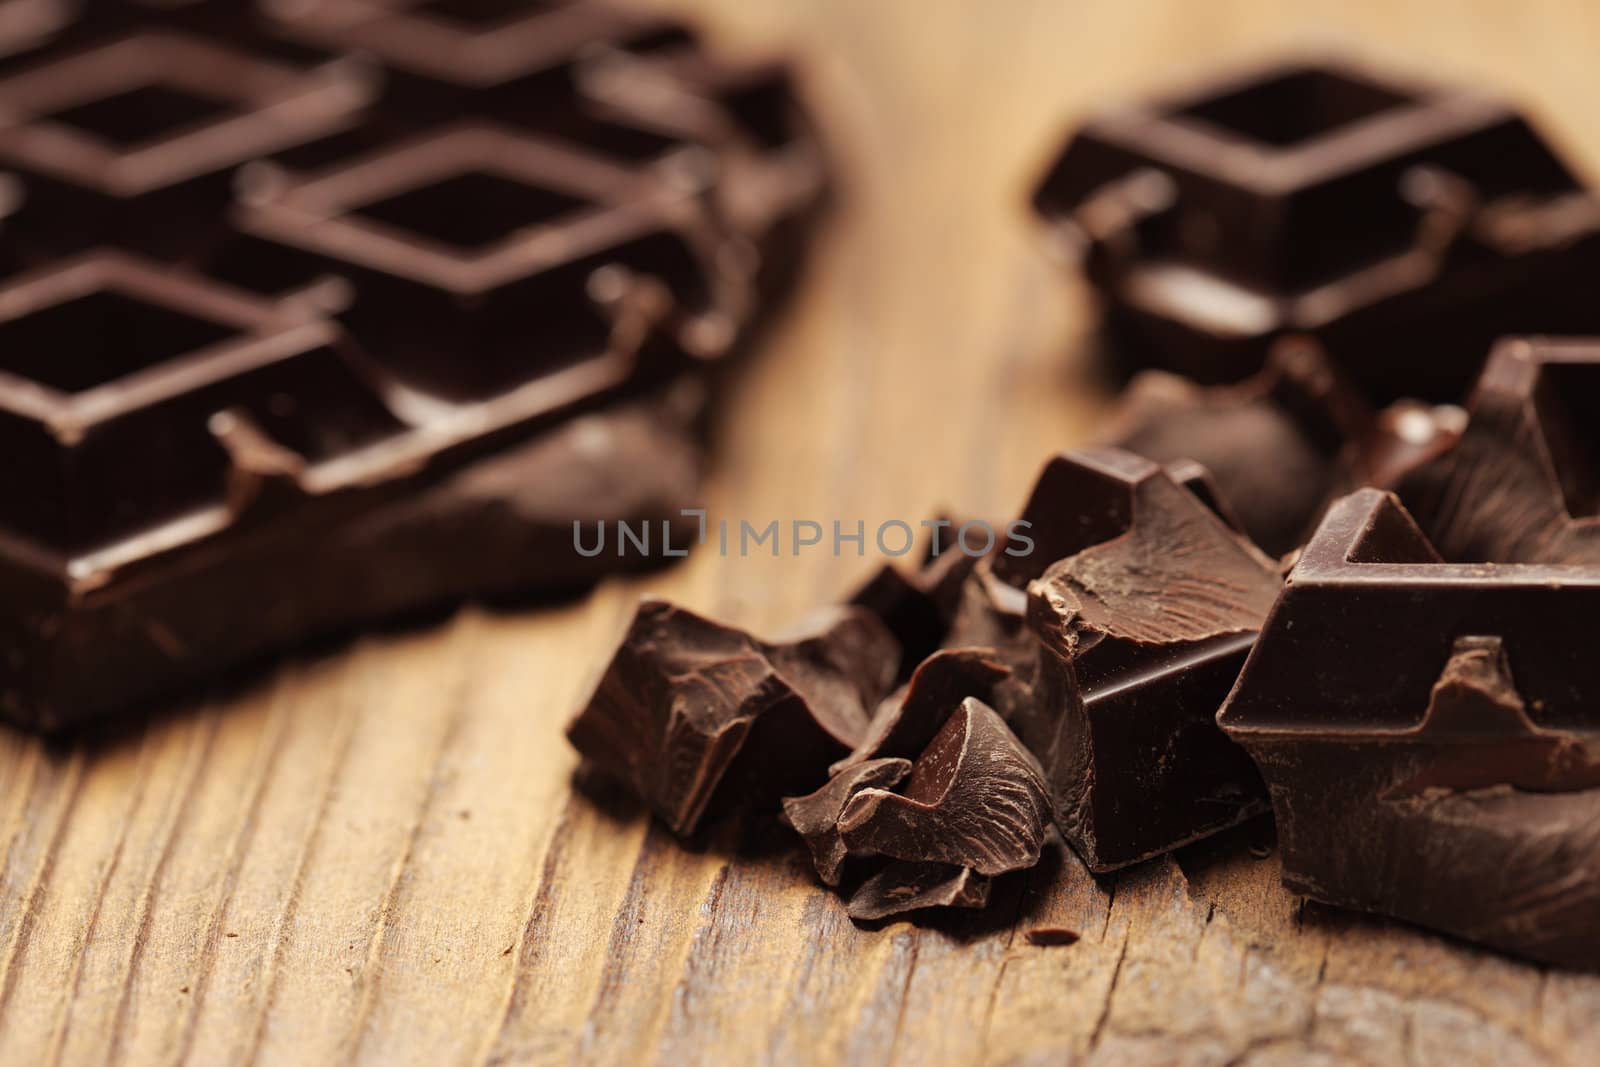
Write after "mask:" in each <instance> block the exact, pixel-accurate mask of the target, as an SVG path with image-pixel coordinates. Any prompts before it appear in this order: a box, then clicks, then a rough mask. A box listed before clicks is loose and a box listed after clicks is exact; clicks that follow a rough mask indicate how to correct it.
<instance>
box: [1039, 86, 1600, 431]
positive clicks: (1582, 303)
mask: <svg viewBox="0 0 1600 1067" xmlns="http://www.w3.org/2000/svg"><path fill="white" fill-rule="evenodd" d="M1034 205H1035V208H1036V209H1037V211H1038V212H1039V214H1040V215H1041V216H1042V217H1043V218H1044V219H1045V221H1046V222H1047V224H1048V225H1049V227H1050V231H1051V233H1052V235H1053V238H1054V239H1055V242H1056V245H1057V247H1058V249H1059V250H1060V251H1062V252H1063V253H1064V254H1065V255H1067V256H1068V257H1069V258H1072V259H1074V260H1076V261H1078V262H1080V263H1081V264H1082V266H1083V268H1084V269H1085V271H1086V272H1087V274H1088V277H1089V279H1090V281H1091V282H1092V283H1093V284H1094V286H1095V287H1096V289H1097V290H1098V291H1099V293H1100V295H1101V297H1102V298H1103V303H1104V306H1105V325H1106V328H1107V333H1108V335H1109V340H1110V342H1111V348H1112V350H1113V352H1114V354H1115V356H1116V358H1117V359H1118V360H1119V361H1120V363H1121V364H1122V367H1123V369H1124V370H1126V371H1133V370H1137V369H1140V368H1144V367H1158V368H1162V369H1166V370H1171V371H1176V372H1178V373H1181V374H1183V375H1185V376H1187V377H1190V378H1193V379H1195V380H1197V381H1200V382H1203V383H1217V382H1232V381H1238V380H1240V379H1242V378H1245V377H1248V376H1249V375H1251V374H1253V373H1255V372H1256V371H1258V370H1260V369H1261V367H1262V364H1263V361H1264V360H1265V358H1266V354H1267V351H1268V349H1269V348H1270V346H1271V344H1272V342H1273V341H1274V340H1275V339H1276V338H1277V337H1279V336H1281V335H1283V334H1285V333H1289V332H1302V333H1309V334H1313V335H1315V336H1316V338H1317V339H1318V340H1320V341H1321V342H1322V344H1323V345H1324V346H1325V347H1326V348H1327V349H1328V351H1329V352H1330V353H1331V354H1332V356H1333V358H1334V360H1335V362H1336V363H1337V364H1338V365H1339V366H1340V368H1341V369H1342V370H1343V371H1344V372H1345V373H1346V374H1347V375H1348V376H1349V377H1350V378H1351V379H1353V380H1354V382H1355V383H1356V384H1357V386H1358V387H1360V388H1361V389H1362V390H1363V391H1365V392H1366V394H1367V395H1368V398H1369V399H1370V400H1372V401H1374V402H1380V403H1381V402H1387V401H1389V400H1392V399H1395V398H1397V397H1401V396H1414V397H1420V398H1423V399H1428V400H1442V401H1448V402H1455V401H1458V400H1459V399H1460V397H1461V394H1462V393H1463V392H1464V391H1465V389H1466V388H1467V387H1468V386H1469V385H1470V384H1471V382H1472V380H1473V377H1474V376H1475V374H1476V373H1477V370H1478V368H1479V366H1480V365H1481V361H1482V359H1483V353H1485V352H1486V351H1488V348H1489V345H1490V343H1491V342H1493V341H1494V340H1495V338H1497V337H1499V336H1500V335H1502V334H1505V333H1514V332H1527V331H1533V330H1541V331H1557V332H1560V331H1577V332H1581V331H1583V330H1593V329H1600V304H1596V303H1595V301H1594V300H1593V299H1592V295H1591V294H1590V292H1589V285H1588V281H1587V279H1589V278H1591V277H1593V276H1594V274H1595V272H1596V270H1597V269H1600V200H1597V199H1596V197H1595V196H1594V194H1593V193H1592V192H1591V191H1590V190H1588V189H1587V188H1585V187H1584V186H1583V185H1582V184H1581V183H1580V182H1579V180H1578V179H1577V178H1576V177H1575V176H1574V175H1573V174H1572V172H1571V171H1570V170H1569V169H1568V168H1567V166H1566V165H1565V164H1564V163H1563V162H1562V161H1561V160H1560V159H1559V158H1558V157H1557V155H1556V154H1555V153H1554V151H1553V150H1552V149H1551V148H1550V147H1549V146H1548V145H1547V144H1546V143H1545V142H1544V140H1543V139H1542V138H1541V137H1540V136H1539V135H1538V134H1537V133H1536V132H1535V131H1534V130H1533V129H1532V127H1531V126H1530V125H1529V124H1528V122H1527V121H1526V120H1525V119H1524V118H1523V117H1522V116H1521V115H1520V114H1519V113H1518V112H1517V111H1516V110H1514V109H1512V108H1511V107H1509V106H1508V105H1506V104H1504V103H1502V102H1500V101H1498V100H1494V99H1491V98H1486V97H1483V96H1480V95H1479V94H1477V93H1476V92H1472V91H1467V90H1464V89H1462V90H1457V89H1444V88H1438V87H1433V86H1427V85H1421V84H1415V83H1413V82H1411V81H1409V80H1402V79H1400V78H1396V77H1393V76H1390V75H1387V74H1382V73H1379V72H1377V71H1374V70H1369V69H1366V68H1365V67H1362V66H1358V65H1355V64H1352V63H1348V62H1304V63H1290V64H1285V65H1278V66H1271V67H1267V68H1265V69H1260V70H1252V71H1247V72H1244V73H1241V74H1236V75H1232V76H1229V77H1226V78H1222V79H1219V80H1217V81H1214V82H1211V83H1209V84H1205V85H1201V86H1199V87H1197V88H1194V89H1191V90H1189V91H1187V92H1182V93H1178V94H1175V95H1173V96H1169V97H1166V98H1163V99H1161V100H1158V101H1156V102H1153V103H1145V104H1136V105H1133V106H1130V107H1126V108H1123V109H1121V110H1117V111H1112V112H1108V113H1106V114H1103V115H1100V116H1098V117H1096V118H1093V119H1091V120H1089V121H1088V122H1086V123H1085V124H1084V125H1083V126H1082V127H1080V128H1079V129H1078V131H1077V132H1076V134H1074V136H1073V137H1072V139H1071V141H1070V143H1069V144H1068V145H1067V147H1066V148H1065V150H1064V151H1063V152H1062V154H1061V155H1060V156H1059V157H1058V158H1057V159H1056V160H1055V161H1054V163H1053V164H1052V165H1051V166H1050V168H1049V170H1048V172H1047V174H1046V175H1045V177H1044V179H1043V180H1042V182H1041V183H1040V185H1039V186H1038V189H1037V191H1036V193H1035V198H1034Z"/></svg>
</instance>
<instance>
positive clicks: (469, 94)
mask: <svg viewBox="0 0 1600 1067" xmlns="http://www.w3.org/2000/svg"><path fill="white" fill-rule="evenodd" d="M4 8H5V11H4V15H5V18H4V19H3V20H0V178H3V180H4V186H3V191H4V195H3V196H0V213H3V215H4V218H3V220H0V227H3V230H0V442H3V445H4V449H5V452H6V454H7V457H8V462H7V463H6V465H5V467H4V470H3V471H0V485H3V488H4V490H5V492H4V493H3V496H4V499H5V500H6V501H8V502H10V503H9V505H7V506H6V507H5V508H4V509H3V513H0V588H3V589H4V591H5V607H4V610H3V611H0V643H3V645H4V647H5V649H6V650H7V655H6V657H5V658H4V659H3V660H0V714H3V715H4V716H5V717H7V718H9V719H12V720H14V721H17V722H21V723H25V724H28V725H32V726H35V727H40V728H57V727H61V726H64V725H68V724H71V723H74V722H78V721H80V720H83V719H86V718H88V717H91V716H94V715H99V714H103V713H105V712H108V711H110V710H113V709H117V708H120V707H122V706H125V705H127V704H129V703H132V702H134V701H137V700H139V699H140V698H142V697H144V696H147V695H150V694H153V693H156V692H158V691H164V690H167V689H169V688H171V687H173V686H175V685H177V684H179V683H181V682H184V681H187V680H190V679H194V678H199V677H203V676H207V675H210V674H213V673H215V672H217V671H219V670H221V669H222V668H224V667H226V666H228V665H230V664H233V663H236V662H239V661H243V660H247V659H251V658H253V657H256V656H259V655H260V654H262V653H264V652H268V651H271V650H274V649H278V648H281V647H284V646H286V645H289V644H293V643H296V642H299V641H301V640H303V639H304V638H306V637H308V636H311V635H314V634H319V633H323V632H326V631H330V630H337V629H343V628H346V627H348V626H350V625H353V624H358V623H362V622H367V621H372V620H376V619H380V618H385V617H391V616H394V615H396V614H401V613H409V612H414V611H417V610H419V609H423V608H426V607H428V606H431V605H434V604H437V603H445V602H449V601H453V600H456V599H459V598H461V597H465V596H478V595H503V594H525V593H529V592H548V591H551V590H556V589H564V588H572V587H577V586H582V585H584V584H587V583H588V582H591V581H593V580H594V579H595V578H596V577H597V576H599V575H600V574H602V573H604V572H606V571H609V570H615V569H617V568H619V567H623V566H638V565H639V564H640V563H641V559H640V557H638V556H635V555H622V554H617V553H604V554H599V555H594V556H583V555H580V554H578V553H575V552H574V551H572V547H571V546H572V527H573V523H574V521H575V520H582V521H584V522H596V523H602V522H605V523H609V522H617V521H627V522H630V523H632V524H634V525H635V526H636V527H638V526H640V525H642V524H648V525H649V527H650V528H652V529H657V530H662V529H665V528H666V527H667V526H668V524H678V525H677V527H676V528H675V529H674V534H675V537H676V540H677V541H678V543H680V544H682V543H685V542H686V541H687V540H688V537H687V530H686V529H685V528H684V527H683V526H682V523H683V522H684V520H683V518H682V516H681V515H680V514H679V511H680V509H681V508H683V507H685V506H692V505H693V503H694V497H695V493H696V491H697V486H698V484H699V479H700V474H701V467H702V465H703V457H702V451H703V445H702V436H703V434H702V424H703V421H704V419H703V415H704V410H705V407H706V403H707V394H708V389H709V387H710V386H711V385H712V384H713V379H714V375H713V371H714V368H715V366H716V365H717V364H718V363H720V362H723V361H724V360H725V357H727V356H728V355H729V354H730V353H732V352H733V351H735V349H736V348H737V347H738V346H739V344H740V342H741V341H742V340H743V339H744V338H745V337H746V336H747V334H748V332H749V330H750V327H751V326H752V324H753V323H754V321H755V319H756V315H757V312H758V311H759V310H760V309H761V307H762V306H763V304H764V303H765V297H766V296H767V295H768V294H769V293H771V292H772V291H774V290H775V289H776V288H777V287H779V286H780V285H781V284H782V282H783V279H784V276H785V274H786V272H787V271H788V270H789V268H790V266H791V265H792V263H793V261H794V256H795V254H796V252H797V249H798V242H797V240H796V238H797V236H798V233H799V228H800V227H801V226H802V225H803V223H804V222H805V220H806V218H807V216H808V215H809V214H810V213H811V212H812V209H813V208H814V206H815V205H816V204H817V203H818V202H819V197H820V194H821V190H822V178H823V173H822V163H821V159H820V155H819V151H818V146H817V144H816V141H815V138H814V137H813V135H812V133H811V131H810V129H809V127H808V126H807V124H806V123H805V122H804V120H803V119H802V118H801V116H800V115H799V114H798V113H797V112H796V111H795V109H794V106H793V103H792V99H791V92H790V87H789V84H788V79H787V77H786V75H785V73H784V71H783V70H782V69H781V68H779V67H774V66H760V67H733V66H728V65H726V64H723V63H720V62H718V61H715V60H713V59H711V58H709V57H708V56H707V55H706V54H705V53H704V52H703V51H702V50H701V49H700V48H699V47H698V46H697V45H696V43H695V41H694V39H693V38H692V36H691V35H690V34H689V33H688V32H687V31H686V30H685V29H684V28H683V27H682V26H679V25H676V24H674V23H671V22H667V21H663V20H661V19H659V18H655V17H651V16H646V15H640V14H634V13H631V12H625V11H622V10H614V9H612V8H609V7H606V6H603V5H601V4H597V3H589V2H586V0H580V2H545V0H538V2H535V0H488V2H484V0H311V2H294V3H289V2H279V0H260V2H255V0H251V2H245V0H189V2H186V3H185V2H176V3H174V2H172V0H160V2H158V0H95V2H94V3H85V4H77V3H66V2H63V0H7V3H5V5H4ZM662 536H665V535H664V534H663V535H662Z"/></svg>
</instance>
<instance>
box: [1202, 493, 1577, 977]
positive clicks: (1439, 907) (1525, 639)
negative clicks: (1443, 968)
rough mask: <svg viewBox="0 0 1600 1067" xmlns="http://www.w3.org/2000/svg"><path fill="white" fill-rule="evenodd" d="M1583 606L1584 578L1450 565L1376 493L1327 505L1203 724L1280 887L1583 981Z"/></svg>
mask: <svg viewBox="0 0 1600 1067" xmlns="http://www.w3.org/2000/svg"><path fill="white" fill-rule="evenodd" d="M1597 600H1600V573H1597V572H1596V571H1595V569H1594V568H1593V567H1592V566H1587V565H1573V564H1532V563H1473V564H1461V563H1449V562H1445V561H1443V560H1441V559H1440V558H1439V555H1438V553H1437V552H1435V551H1434V549H1433V547H1432V545H1430V544H1429V543H1428V541H1427V538H1426V537H1425V536H1424V535H1423V533H1422V531H1421V530H1419V529H1418V528H1417V526H1416V525H1415V524H1414V523H1413V522H1412V520H1411V518H1410V516H1408V515H1407V514H1406V512H1405V510H1404V509H1403V508H1402V507H1401V506H1400V504H1399V503H1398V501H1396V500H1395V498H1394V497H1393V496H1392V495H1388V494H1384V493H1381V492H1379V491H1377V490H1371V489H1367V490H1362V491H1360V492H1357V493H1354V494H1351V495H1350V496H1348V497H1346V498H1345V499H1343V500H1341V501H1340V502H1339V503H1338V504H1337V505H1336V506H1335V507H1334V508H1333V510H1332V511H1330V513H1329V514H1328V516H1327V518H1326V519H1325V520H1324V521H1323V524H1322V526H1321V528H1320V529H1319V530H1318V532H1317V534H1316V536H1315V537H1314V538H1313V539H1312V541H1311V543H1310V544H1309V545H1308V546H1307V547H1306V550H1305V552H1304V554H1303V555H1302V556H1301V559H1300V562H1299V563H1298V564H1297V565H1296V567H1295V569H1294V571H1293V572H1292V573H1291V574H1290V576H1289V580H1288V583H1287V584H1286V586H1285V587H1284V591H1283V594H1282V596H1281V597H1280V598H1279V600H1278V602H1277V604H1276V605H1274V607H1273V609H1272V614H1271V616H1270V618H1269V619H1268V620H1267V624H1266V625H1265V627H1264V628H1263V630H1262V634H1261V638H1260V640H1259V641H1258V642H1257V644H1256V647H1255V649H1254V650H1253V651H1252V652H1251V654H1250V658H1249V660H1248V662H1247V663H1246V665H1245V668H1244V671H1243V673H1242V674H1241V675H1240V677H1239V683H1238V686H1237V687H1236V688H1235V690H1234V692H1233V694H1232V696H1231V697H1230V698H1229V700H1228V703H1227V705H1226V706H1225V707H1224V708H1223V709H1222V711H1221V713H1220V714H1219V716H1218V722H1219V723H1220V724H1221V726H1222V727H1223V729H1225V730H1226V731H1227V732H1228V733H1229V735H1230V736H1232V737H1233V738H1234V739H1235V740H1237V741H1238V742H1239V743H1240V744H1242V745H1244V746H1245V747H1246V748H1247V749H1248V750H1249V751H1250V754H1251V756H1252V757H1253V758H1254V759H1255V761H1256V763H1257V764H1258V765H1259V766H1260V768H1261V773H1262V775H1263V776H1264V777H1265V778H1266V780H1267V782H1268V785H1269V786H1270V788H1271V795H1272V802H1273V809H1274V812H1275V813H1276V816H1277V822H1278V842H1279V847H1280V850H1281V852H1282V855H1283V865H1284V882H1285V884H1286V885H1288V886H1289V888H1291V889H1293V890H1295V891H1296V892H1301V893H1305V894H1306V895H1308V896H1312V897H1315V898H1316V899H1318V900H1323V901H1326V902H1328V903H1332V904H1338V905H1341V906H1345V907H1351V908H1358V909H1362V910H1367V911H1375V912H1381V913H1383V914H1386V915H1392V916H1395V917H1397V918H1401V919H1406V920H1409V921H1411V922H1416V923H1419V924H1422V925H1425V926H1429V927H1432V928H1434V929H1438V930H1443V931H1446V932H1448V933H1452V934H1455V935H1457V936H1460V937H1464V938H1468V939H1471V940H1474V941H1479V942H1482V943H1484V944H1488V945H1491V946H1494V947H1496V948H1499V949H1502V950H1504V951H1507V952H1511V953H1515V954H1517V955H1522V956H1526V957H1528V958H1530V959H1535V960H1540V961H1544V962H1549V963H1556V964H1562V965H1569V966H1580V967H1593V966H1594V964H1595V961H1596V959H1600V863H1597V862H1596V857H1597V856H1600V851H1597V849H1596V844H1597V843H1600V837H1597V836H1596V829H1595V828H1596V826H1597V817H1600V729H1597V725H1600V724H1597V721H1596V717H1595V713H1594V708H1595V695H1596V693H1600V666H1597V663H1596V660H1595V657H1594V656H1593V654H1592V650H1593V648H1594V646H1595V642H1596V639H1597V638H1600V634H1597V633H1596V626H1597V623H1596V620H1597V619H1600V614H1597V612H1596V610H1595V608H1596V605H1597ZM1307 678H1315V679H1317V685H1316V686H1314V687H1311V688H1308V687H1307V686H1306V685H1305V680H1306V679H1307Z"/></svg>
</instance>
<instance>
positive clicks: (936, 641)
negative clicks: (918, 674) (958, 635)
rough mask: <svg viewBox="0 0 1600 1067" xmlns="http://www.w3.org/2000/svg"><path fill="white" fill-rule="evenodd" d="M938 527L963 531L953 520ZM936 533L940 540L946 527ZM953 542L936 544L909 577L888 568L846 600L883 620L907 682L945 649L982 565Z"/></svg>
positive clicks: (940, 520) (881, 568)
mask: <svg viewBox="0 0 1600 1067" xmlns="http://www.w3.org/2000/svg"><path fill="white" fill-rule="evenodd" d="M934 521H935V522H939V523H943V524H944V525H945V526H947V527H955V526H959V525H960V524H959V523H958V522H956V521H955V520H953V519H938V520H934ZM934 529H935V533H936V534H937V533H938V531H939V530H940V529H941V527H938V526H936V527H935V528H934ZM947 541H948V538H944V539H941V540H940V541H939V542H938V543H937V545H936V544H935V541H934V540H933V539H932V538H930V539H929V544H928V552H927V554H926V555H925V556H924V558H923V561H922V563H921V565H920V566H919V567H918V568H917V569H916V570H914V571H910V572H907V571H906V570H904V569H902V568H900V567H898V566H896V565H894V564H892V563H887V564H884V565H883V566H882V567H880V568H879V569H878V571H877V572H876V573H874V574H873V576H872V577H871V578H869V579H868V580H867V581H866V582H865V583H864V584H863V585H862V586H861V587H860V588H859V589H857V590H856V591H855V593H853V594H852V595H851V596H849V597H848V598H846V599H847V600H848V602H849V603H851V604H859V605H861V606H862V607H864V608H867V609H868V610H870V611H871V612H873V613H874V614H875V615H877V616H878V617H879V618H880V619H882V620H883V622H884V625H885V626H887V627H889V631H890V632H891V633H893V634H894V636H895V639H896V640H898V641H899V642H900V649H901V662H900V676H901V677H902V678H909V677H910V676H911V672H912V671H914V670H915V669H916V667H917V664H919V663H921V662H922V661H923V660H924V659H926V658H928V656H930V655H932V654H933V652H934V651H935V650H936V649H938V648H939V646H940V645H941V644H943V643H944V641H945V639H946V637H947V635H948V634H949V633H950V629H951V626H952V625H953V623H954V621H955V615H956V611H957V606H958V603H959V600H960V597H961V587H962V583H963V582H965V581H966V578H967V575H968V574H970V573H971V572H972V569H973V567H974V566H976V564H977V562H978V557H976V556H971V555H968V554H967V553H965V552H963V551H962V550H961V549H960V547H959V546H951V545H949V544H948V543H946V542H947ZM936 549H937V550H936Z"/></svg>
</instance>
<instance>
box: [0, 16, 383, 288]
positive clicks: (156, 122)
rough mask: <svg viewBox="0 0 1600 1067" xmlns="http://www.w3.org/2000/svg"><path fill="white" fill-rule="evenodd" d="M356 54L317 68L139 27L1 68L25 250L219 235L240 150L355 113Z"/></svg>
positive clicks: (3, 117)
mask: <svg viewBox="0 0 1600 1067" xmlns="http://www.w3.org/2000/svg"><path fill="white" fill-rule="evenodd" d="M373 92H374V86H373V83H372V80H371V78H370V77H369V76H367V75H366V74H364V73H363V71H362V70H361V68H360V67H359V66H358V65H355V64H349V63H343V64H328V65H324V66H321V67H318V68H315V69H312V70H302V69H298V68H296V67H293V66H289V65H285V64H281V63H277V62H273V61H269V60H265V59H262V58H259V57H257V56H254V55H252V54H249V53H245V52H242V51H238V50H236V49H233V48H231V47H227V46H224V45H219V44H215V43H212V42H210V41H207V40H203V39H201V38H198V37H194V36H189V35H185V34H181V33H167V32H147V33H140V34H136V35H134V36H132V37H127V38H123V39H120V40H115V41H113V42H112V43H110V44H104V45H101V46H99V47H94V48H91V49H89V50H87V51H83V52H76V53H71V54H69V55H67V56H65V57H64V58H61V59H57V60H54V61H51V62H44V63H42V64H41V65H36V66H31V67H29V68H28V69H25V70H23V71H21V72H18V73H14V74H12V75H11V76H9V77H7V78H5V79H3V80H0V163H3V164H4V165H6V166H9V167H11V168H14V169H15V170H16V171H17V172H18V173H19V174H20V175H21V176H22V178H23V181H24V185H25V190H26V197H27V201H26V208H25V210H24V211H23V212H22V213H21V214H19V216H18V218H17V220H16V221H15V223H14V225H13V226H12V228H11V230H10V233H9V238H10V239H11V240H12V241H13V242H14V243H15V244H16V246H17V247H18V249H19V252H18V253H17V255H18V258H20V259H22V260H23V261H24V262H43V261H45V260H47V259H48V258H50V257H52V256H58V255H62V254H68V253H72V252H75V251H81V250H86V249H88V248H90V247H92V246H94V245H97V244H104V243H113V244H120V245H123V246H126V247H131V248H133V249H136V250H138V251H141V252H144V253H147V254H153V255H157V256H159V257H162V258H192V257H193V256H194V255H195V254H196V253H197V252H198V251H199V250H201V249H203V248H204V247H205V246H206V244H207V243H208V242H210V241H212V240H215V239H216V237H217V235H218V233H219V230H220V227H221V225H222V222H223V219H224V217H225V209H226V206H227V204H228V202H229V200H230V199H231V197H232V172H233V170H234V169H235V168H236V167H238V166H239V165H240V164H241V163H245V162H248V161H249V160H251V159H254V158H256V157H258V156H261V155H263V154H267V153H270V152H273V151H277V150H281V149H284V148H287V147H289V146H291V145H295V144H299V143H302V142H306V141H313V140H316V139H318V138H322V137H325V136H327V135H330V134H332V133H334V132H336V131H338V130H340V129H342V128H344V127H346V126H348V125H350V124H351V123H352V122H354V121H355V120H356V118H357V117H358V116H359V115H360V114H361V111H362V109H363V108H365V107H366V105H367V104H368V103H369V102H370V101H371V99H372V96H373Z"/></svg>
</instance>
